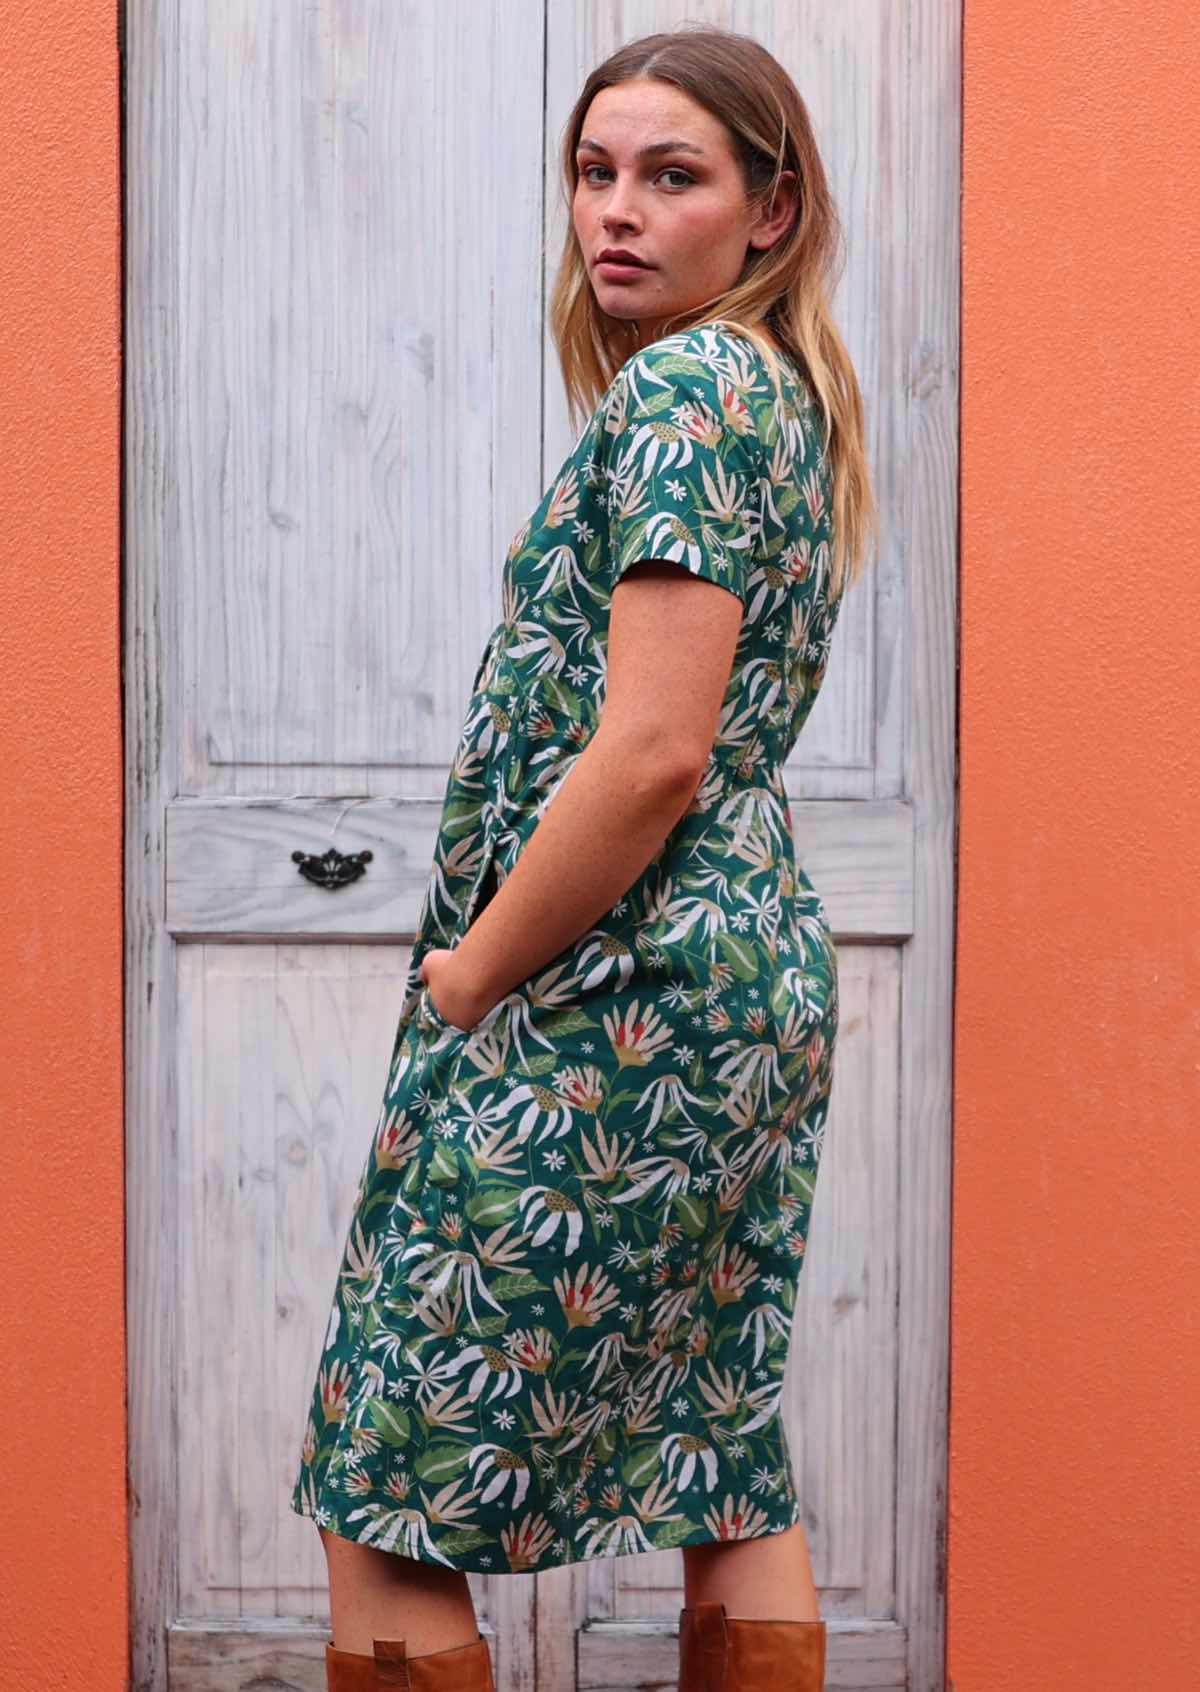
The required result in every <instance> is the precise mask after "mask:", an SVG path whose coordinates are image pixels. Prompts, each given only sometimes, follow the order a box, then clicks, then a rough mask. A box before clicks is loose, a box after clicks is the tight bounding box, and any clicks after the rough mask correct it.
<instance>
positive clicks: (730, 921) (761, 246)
mask: <svg viewBox="0 0 1200 1692" xmlns="http://www.w3.org/2000/svg"><path fill="white" fill-rule="evenodd" d="M562 162H563V171H564V179H565V182H566V183H567V185H568V188H569V195H570V205H571V229H570V232H569V234H568V238H567V244H566V252H565V256H564V260H563V263H562V265H561V267H560V271H559V274H558V278H557V282H556V286H555V291H554V298H553V304H552V322H553V327H554V331H555V335H556V339H557V343H558V347H559V351H560V356H561V360H562V366H563V371H564V377H565V381H566V385H567V391H568V394H569V396H570V398H571V400H572V403H573V404H574V405H575V406H576V407H577V408H578V407H579V406H580V405H581V404H582V405H586V404H587V403H593V406H594V408H593V410H592V411H591V414H590V417H589V418H588V420H587V422H586V426H585V427H584V428H583V431H582V433H581V435H580V436H579V439H578V441H577V443H576V446H575V449H574V451H573V452H572V453H571V454H570V456H569V457H568V459H567V460H566V461H565V463H564V464H563V466H562V467H561V469H560V470H559V472H558V474H557V475H556V476H555V477H554V479H553V481H552V483H551V484H550V486H549V487H548V489H547V490H546V493H545V494H544V496H543V498H542V500H541V502H540V503H539V505H538V506H537V508H536V510H535V511H534V512H533V513H532V515H531V516H530V518H529V519H528V521H527V522H526V523H524V524H523V525H522V527H521V529H520V530H519V531H518V533H517V534H516V536H515V537H514V539H513V541H512V544H511V546H510V547H509V551H508V556H507V559H506V560H505V565H504V580H503V609H504V615H503V618H502V620H501V622H500V623H499V624H498V625H497V626H496V628H495V629H494V630H493V632H492V634H491V636H490V638H489V640H488V642H487V645H486V647H485V649H484V652H483V654H482V656H481V658H480V661H479V666H478V669H477V671H476V675H475V680H474V684H473V687H472V694H471V699H470V702H469V705H468V708H467V713H466V718H465V722H464V726H463V732H462V739H461V742H460V745H459V749H458V752H457V755H456V757H455V760H454V764H453V767H452V770H451V773H450V778H449V782H448V785H447V789H446V796H445V806H444V810H443V814H442V825H441V832H440V835H439V839H438V845H437V851H436V854H435V862H434V865H433V870H432V873H431V876H430V880H429V884H428V888H427V892H426V897H425V901H424V905H423V908H422V912H421V916H420V919H419V923H418V931H417V935H416V940H415V944H414V947H413V953H412V963H411V969H410V974H409V980H408V992H407V995H406V998H405V1002H404V1005H403V1008H402V1011H401V1016H400V1023H399V1027H398V1029H397V1033H396V1040H395V1045H394V1049H393V1054H392V1063H391V1068H390V1073H389V1076H388V1082H387V1087H386V1090H385V1097H384V1103H383V1107H382V1110H381V1114H380V1120H379V1125H378V1129H377V1133H376V1137H375V1141H374V1144H373V1145H372V1148H371V1153H370V1156H369V1158H368V1160H367V1165H366V1168H365V1169H364V1171H363V1175H362V1180H361V1182H360V1187H359V1192H358V1195H357V1200H356V1204H355V1210H354V1216H353V1218H352V1222H351V1226H350V1231H349V1237H348V1239H347V1243H346V1250H345V1255H344V1258H343V1263H342V1269H341V1273H340V1276H339V1280H338V1290H337V1295H336V1298H335V1300H334V1305H333V1310H332V1314H331V1320H330V1326H329V1330H328V1333H327V1335H326V1339H325V1345H324V1351H323V1355H322V1358H321V1363H320V1368H319V1370H318V1377H317V1381H316V1385H315V1388H314V1394H313V1405H312V1414H311V1417H310V1419H309V1422H308V1427H307V1430H306V1435H305V1440H304V1447H303V1452H302V1456H301V1464H300V1472H299V1475H298V1477H297V1481H296V1485H295V1490H294V1493H293V1496H292V1507H293V1508H294V1509H296V1510H297V1511H299V1512H300V1513H302V1514H307V1515H311V1516H313V1517H314V1519H315V1520H316V1522H317V1524H318V1527H319V1529H320V1531H321V1535H322V1540H323V1543H324V1546H325V1549H326V1553H327V1556H328V1561H329V1575H330V1597H331V1607H332V1612H333V1632H334V1640H335V1641H336V1643H333V1642H331V1643H330V1644H329V1646H328V1647H327V1652H326V1660H327V1671H328V1683H329V1685H330V1686H331V1687H337V1688H343V1689H345V1688H360V1687H362V1688H365V1687H374V1686H384V1685H396V1686H401V1685H404V1686H407V1685H410V1684H411V1685H412V1686H413V1687H420V1688H430V1689H432V1688H435V1687H437V1688H443V1687H445V1688H449V1687H455V1688H467V1687H469V1688H472V1689H477V1692H485V1689H487V1688H490V1687H491V1685H492V1667H491V1663H490V1659H489V1655H488V1647H487V1644H486V1641H485V1640H484V1639H483V1637H482V1636H481V1635H480V1634H479V1632H478V1629H477V1627H476V1621H475V1614H474V1609H473V1605H472V1600H471V1595H470V1592H469V1589H468V1583H467V1578H466V1571H468V1570H476V1571H486V1572H488V1573H493V1574H496V1573H502V1572H513V1571H517V1572H528V1571H530V1570H534V1569H546V1568H552V1567H556V1566H561V1565H563V1564H566V1563H573V1562H581V1561H584V1560H587V1559H589V1558H594V1557H609V1556H618V1555H623V1554H628V1553H635V1552H639V1551H645V1550H653V1549H658V1548H662V1547H674V1546H678V1547H680V1549H681V1550H682V1552H683V1558H684V1573H685V1593H686V1603H685V1606H684V1609H683V1611H682V1612H681V1618H680V1647H681V1681H680V1684H681V1686H682V1687H684V1688H686V1689H687V1692H699V1688H700V1687H701V1685H702V1684H703V1686H704V1687H705V1688H711V1689H712V1692H716V1689H717V1688H720V1689H721V1692H735V1688H737V1687H739V1686H741V1687H745V1686H746V1685H748V1683H749V1682H748V1679H747V1676H748V1675H749V1674H750V1673H751V1670H750V1667H749V1665H750V1663H751V1662H753V1664H754V1665H755V1666H754V1669H753V1673H754V1674H757V1675H760V1676H761V1675H763V1674H764V1673H768V1672H769V1673H770V1674H772V1675H774V1676H777V1677H778V1684H779V1686H780V1687H781V1688H782V1687H785V1686H786V1687H787V1688H789V1689H797V1692H798V1689H801V1688H803V1689H810V1688H811V1689H813V1692H815V1689H816V1688H817V1687H819V1686H820V1685H821V1684H822V1682H823V1665H824V1650H825V1640H824V1626H823V1623H822V1622H821V1621H820V1618H819V1616H818V1613H817V1603H816V1594H815V1591H814V1589H813V1582H812V1573H811V1568H810V1563H809V1555H808V1548H807V1544H806V1541H805V1536H804V1529H803V1527H802V1525H801V1520H800V1518H801V1504H800V1500H799V1499H798V1497H797V1495H796V1490H795V1485H794V1477H793V1474H792V1467H791V1461H790V1457H789V1454H788V1448H787V1442H786V1437H785V1432H784V1427H783V1422H782V1419H781V1417H780V1414H779V1410H778V1402H779V1397H780V1392H781V1389H782V1381H783V1370H784V1363H785V1360H786V1355H787V1348H788V1338H789V1333H790V1322H791V1316H792V1312H793V1310H794V1306H795V1294H796V1285H797V1281H798V1278H799V1274H800V1268H801V1265H802V1262H803V1251H804V1244H805V1236H806V1232H807V1225H808V1218H809V1213H810V1207H811V1203H812V1198H813V1192H814V1187H815V1178H816V1172H817V1165H818V1160H819V1156H820V1149H821V1142H822V1131H823V1127H824V1122H825V1117H826V1111H827V1108H828V1101H829V1093H830V1086H831V1082H832V1062H833V1047H834V1038H835V1034H836V1029H837V1016H838V1003H837V961H836V954H835V951H834V947H833V942H832V938H831V935H830V932H829V927H828V923H827V921H826V918H825V912H824V908H823V906H822V903H821V900H820V898H819V896H818V895H817V893H816V891H815V890H814V889H813V887H812V884H811V883H810V882H809V880H808V878H807V877H806V876H805V874H804V872H803V870H802V869H801V868H800V867H799V866H798V865H797V863H796V859H795V851H794V845H793V839H792V830H791V814H790V810H789V807H788V802H787V798H786V795H785V791H784V786H783V781H782V775H781V767H782V764H783V761H784V759H785V758H786V757H787V755H788V753H789V752H790V750H791V748H792V746H793V745H794V743H795V739H796V736H797V735H798V733H799V731H800V728H801V727H802V725H803V723H804V720H805V718H806V717H807V715H808V712H809V710H810V709H811V706H812V703H813V701H814V700H815V698H816V696H817V692H818V689H819V687H820V685H821V680H822V678H823V676H824V673H825V668H826V662H827V657H828V652H829V644H830V640H831V637H832V634H833V629H834V624H835V621H836V617H837V613H838V608H839V606H840V604H841V600H842V595H843V593H844V589H845V587H846V585H847V583H848V581H849V580H850V579H851V576H852V573H853V571H854V569H855V567H856V566H858V565H859V563H860V561H861V555H862V552H863V549H864V545H865V540H866V536H867V533H868V530H869V528H870V527H871V526H872V525H873V523H874V505H873V502H872V498H871V492H870V488H869V484H868V479H867V475H866V468H865V461H864V451H863V419H862V401H861V395H860V392H859V387H858V383H857V381H856V379H855V375H854V371H853V368H852V366H851V363H850V360H849V358H848V356H847V354H846V351H845V348H844V346H843V344H842V341H841V339H840V337H839V335H838V333H837V331H836V329H835V327H834V325H833V322H832V320H831V317H830V312H829V304H828V299H829V292H830V289H831V286H832V275H831V272H832V267H833V261H834V256H835V244H836V238H837V233H838V227H837V220H836V214H835V211H834V208H833V206H832V203H831V200H830V196H829V191H828V188H827V185H826V179H825V175H824V172H823V169H822V166H821V162H820V159H819V157H818V154H817V151H816V147H815V144H814V141H813V137H812V131H811V127H810V124H809V120H808V116H807V113H806V111H805V108H804V105H803V102H802V100H801V98H800V96H799V94H798V93H797V91H796V89H795V87H794V85H793V84H792V82H791V80H790V79H789V78H788V76H787V75H786V73H785V72H784V71H783V69H782V68H781V67H780V66H779V65H778V64H777V63H776V61H775V60H774V58H772V56H771V55H770V54H769V53H767V52H766V51H765V49H763V48H762V47H761V46H759V45H758V44H757V43H755V42H754V41H752V40H750V39H748V38H746V37H744V36H739V35H734V34H731V33H728V32H725V31H720V30H712V29H707V28H690V27H684V28H682V29H681V30H679V31H676V32H672V33H670V34H663V35H654V36H650V37H648V38H646V39H644V40H641V41H637V42H634V43H632V44H630V45H628V46H626V47H623V48H622V49H621V50H620V51H618V52H617V53H616V54H614V55H613V56H612V57H611V58H610V59H609V60H608V61H607V62H606V63H605V64H603V65H601V66H600V67H599V69H597V70H596V71H595V72H594V73H593V74H592V76H591V77H590V78H589V79H588V81H587V84H586V86H585V87H584V89H583V92H582V94H581V95H580V98H579V100H578V102H577V103H576V106H575V108H574V111H573V112H572V115H571V118H570V119H569V121H568V124H567V127H566V131H565V133H564V142H563V161H562ZM702 1662H703V1664H704V1665H705V1666H704V1668H703V1669H702V1668H701V1664H702ZM759 1684H760V1681H759V1680H758V1679H755V1681H754V1685H755V1686H756V1687H757V1686H759Z"/></svg>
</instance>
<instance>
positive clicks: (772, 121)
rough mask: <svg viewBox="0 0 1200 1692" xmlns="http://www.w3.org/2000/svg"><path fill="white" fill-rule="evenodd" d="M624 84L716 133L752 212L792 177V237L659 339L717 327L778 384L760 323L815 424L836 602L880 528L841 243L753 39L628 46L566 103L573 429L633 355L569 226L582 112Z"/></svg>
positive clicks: (832, 212)
mask: <svg viewBox="0 0 1200 1692" xmlns="http://www.w3.org/2000/svg"><path fill="white" fill-rule="evenodd" d="M633 77H653V78H656V79H657V80H658V81H660V82H669V83H672V84H673V85H674V86H675V87H676V88H680V89H682V90H683V92H684V93H685V94H689V95H690V96H691V98H692V99H693V100H695V101H696V102H697V104H699V105H701V106H703V107H704V108H705V109H706V110H707V111H709V112H711V113H712V115H713V116H714V117H716V118H718V119H719V120H720V121H721V122H722V123H723V124H724V125H725V128H726V130H727V131H728V133H729V136H730V138H731V141H732V144H733V149H734V152H735V155H736V157H737V159H738V161H739V163H740V166H741V170H742V178H743V181H744V183H745V187H746V196H747V206H748V207H751V208H757V207H760V206H769V205H770V204H771V202H772V200H773V199H774V195H775V190H776V187H777V184H778V182H779V177H780V173H781V172H782V171H785V170H792V171H794V172H795V173H796V188H797V199H798V208H797V214H796V217H795V219H794V220H793V223H792V226H791V228H790V229H789V230H788V231H787V232H786V233H785V234H784V235H782V236H781V237H780V239H779V240H778V241H776V242H775V244H774V245H773V246H772V247H770V248H768V249H767V250H765V251H760V250H758V249H756V248H751V249H750V250H749V251H748V253H747V256H746V263H745V266H744V267H743V270H742V274H741V275H740V276H739V277H738V279H737V281H736V282H735V283H734V284H733V286H732V287H731V288H728V289H726V290H725V291H724V292H723V293H721V294H719V295H717V296H715V297H714V298H713V299H710V300H704V301H702V302H701V303H700V304H699V305H696V306H692V307H689V308H688V309H687V310H686V311H682V312H678V313H676V314H675V315H674V316H673V317H671V318H669V319H668V320H667V323H666V325H664V326H662V327H661V333H662V334H668V333H672V332H674V331H675V330H678V329H690V328H693V327H695V326H696V325H697V324H700V323H711V322H714V321H716V320H718V319H719V320H720V321H721V322H722V323H725V324H727V325H728V326H729V327H730V328H732V329H735V330H737V331H739V332H740V333H742V334H743V335H746V336H747V337H748V338H749V339H750V340H752V341H753V342H754V344H755V345H756V346H757V347H758V348H759V350H760V352H761V353H762V355H763V358H764V359H765V361H766V363H767V367H768V370H769V371H770V373H771V377H772V380H773V381H774V382H775V383H776V385H778V382H779V367H778V361H777V359H776V356H775V351H774V348H773V347H772V346H771V343H770V341H769V340H768V339H767V338H766V337H765V336H764V335H763V334H762V332H761V330H759V329H758V328H757V327H756V326H757V325H759V324H763V323H765V324H766V325H767V326H768V328H769V329H770V330H772V331H773V332H774V334H775V336H776V337H777V338H778V340H779V342H780V343H781V345H782V346H783V347H785V348H786V349H787V352H788V354H789V355H790V357H791V359H792V362H793V363H794V364H795V365H796V366H797V368H798V369H799V370H800V372H801V374H802V375H803V376H804V377H805V378H806V380H807V381H808V384H809V386H810V388H811V389H812V392H813V395H814V397H815V399H816V401H817V404H818V405H819V407H820V410H821V415H822V418H823V420H824V431H825V440H824V446H825V452H826V455H827V458H828V461H829V467H830V471H831V480H832V511H831V529H832V546H831V558H830V580H831V587H832V589H833V591H835V592H837V591H840V590H841V587H842V584H843V578H844V577H845V576H846V573H847V571H848V572H849V580H850V581H854V580H855V579H856V578H857V576H858V574H859V572H860V570H861V567H862V564H863V560H864V557H865V554H866V551H867V546H868V542H869V541H872V540H877V539H878V524H879V516H878V510H877V507H876V504H875V499H874V495H873V492H872V488H871V482H870V477H869V474H868V469H867V458H866V448H865V442H864V434H865V427H864V419H863V400H862V392H861V390H860V388H859V384H858V378H857V376H856V375H855V371H854V366H853V364H852V363H851V360H850V355H849V353H848V352H847V350H846V346H845V343H844V341H843V340H842V337H841V335H840V334H839V332H838V329H837V326H836V324H835V323H834V321H833V316H832V313H831V310H830V299H831V296H832V294H833V293H834V291H835V289H836V287H837V283H838V281H839V279H840V276H841V271H842V266H843V263H844V256H845V243H844V238H843V232H842V227H841V223H840V220H839V218H838V213H837V208H836V206H835V205H834V202H833V197H832V195H831V193H830V190H829V182H828V179H827V177H826V174H825V168H824V165H823V164H822V162H821V156H820V153H819V152H818V150H817V144H816V139H815V137H814V134H813V128H812V122H811V120H810V118H809V115H808V108H807V107H806V106H805V104H804V101H803V100H802V99H801V97H800V92H799V90H798V89H797V87H796V85H795V83H794V82H793V81H792V79H791V77H790V76H789V75H788V73H787V72H786V71H785V70H784V68H783V66H782V65H781V64H780V63H779V61H778V60H777V59H776V58H774V57H773V56H772V54H771V53H769V52H768V51H767V49H766V48H765V47H763V46H762V45H761V43H760V42H757V41H755V40H754V39H753V38H752V37H750V36H748V35H739V34H736V33H734V32H733V31H732V30H725V29H717V28H713V27H711V26H709V25H704V24H701V25H694V24H684V25H682V26H681V27H680V28H678V29H676V30H673V31H670V32H667V33H663V34H657V35H647V36H643V37H642V38H641V39H640V40H638V41H630V42H627V43H626V44H625V46H623V47H620V48H618V49H617V51H616V52H615V53H613V54H612V55H611V56H610V57H609V58H607V59H605V60H604V62H603V64H601V65H598V66H597V67H596V69H595V70H594V71H593V72H592V74H591V75H590V76H589V77H588V79H587V81H586V82H585V83H584V85H583V90H582V92H581V93H580V95H579V98H578V99H577V100H576V102H575V105H574V107H573V109H572V111H571V115H570V117H569V118H568V120H567V123H566V126H565V128H564V130H563V137H562V143H561V164H562V177H561V187H562V191H563V194H564V195H565V198H566V204H567V236H566V240H565V242H564V245H563V253H562V258H561V260H560V263H559V268H558V273H557V276H556V277H555V281H554V288H553V291H552V294H551V300H550V325H551V331H552V333H553V335H554V339H555V343H556V345H557V347H558V356H559V361H560V364H561V366H562V373H563V381H564V384H565V386H566V391H567V402H568V406H569V409H570V411H571V414H572V417H573V419H575V420H576V423H578V421H579V419H580V417H581V414H584V413H586V412H587V411H588V410H589V409H590V408H591V407H592V406H594V405H595V403H596V401H597V400H598V399H599V397H600V395H601V394H602V393H603V392H604V391H605V389H606V388H607V387H608V385H609V383H610V382H611V381H612V379H613V377H614V376H615V375H616V373H617V371H618V370H619V369H620V368H621V366H622V365H623V364H624V363H625V361H626V359H627V358H629V357H630V356H631V355H632V354H633V353H635V352H636V351H637V350H638V349H639V346H640V344H641V343H640V339H639V330H638V325H637V324H636V323H633V322H629V321H626V320H625V319H622V318H616V317H612V316H610V315H609V314H608V313H607V312H605V311H603V310H601V308H600V306H599V304H598V303H597V300H596V295H595V292H594V291H593V289H592V286H591V283H590V280H589V278H588V272H587V264H586V260H585V258H584V254H583V252H582V249H581V248H580V245H579V239H578V236H577V235H576V233H575V225H574V219H573V215H572V208H573V205H574V199H575V191H576V187H577V184H578V180H579V170H578V166H577V164H576V159H575V149H576V147H577V146H578V144H579V137H580V134H581V132H582V129H583V121H584V118H585V116H586V114H587V111H588V107H589V106H590V105H591V103H592V101H593V99H594V98H595V97H596V95H597V94H598V93H599V92H600V90H601V89H602V88H611V87H613V86H614V85H616V84H617V83H621V82H626V81H629V80H630V79H631V78H633Z"/></svg>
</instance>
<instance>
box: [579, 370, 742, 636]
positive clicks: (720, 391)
mask: <svg viewBox="0 0 1200 1692" xmlns="http://www.w3.org/2000/svg"><path fill="white" fill-rule="evenodd" d="M603 427H604V435H603V439H604V442H605V448H604V466H605V473H606V479H607V489H606V492H605V501H606V511H607V521H606V525H605V527H606V531H607V533H606V540H607V548H606V552H607V559H608V569H609V585H610V587H615V586H616V584H617V582H618V581H619V580H620V579H621V577H622V576H623V575H624V573H625V571H626V570H628V569H629V567H630V565H632V564H636V563H639V562H640V561H641V560H643V559H652V558H657V559H664V560H666V561H668V562H671V563H678V564H681V565H682V566H683V567H684V569H686V570H690V571H691V573H692V574H693V575H694V576H703V577H704V578H705V579H706V580H707V581H710V582H716V583H717V584H718V585H719V586H721V587H724V588H728V589H729V591H730V592H731V593H733V594H736V595H737V597H738V598H739V599H740V600H741V601H742V603H743V604H745V603H746V600H747V598H748V597H749V591H750V589H749V579H750V574H751V571H752V569H753V565H754V558H755V553H756V550H757V547H758V543H759V539H760V537H761V534H762V523H763V515H762V512H763V506H762V498H763V495H762V481H763V476H764V474H765V471H764V455H763V450H762V446H761V443H760V441H759V437H758V434H757V432H756V429H755V423H754V417H753V413H752V412H751V410H750V408H749V406H748V405H747V403H746V400H745V398H744V397H743V395H742V393H741V392H740V391H739V389H738V388H736V387H735V386H734V385H733V384H732V383H731V382H729V381H728V380H727V379H726V378H725V377H724V376H722V375H721V374H719V373H718V372H716V371H714V370H713V369H711V368H710V366H709V365H708V364H707V363H706V362H705V361H703V360H702V359H699V358H695V357H690V356H688V355H687V354H686V353H682V352H679V351H675V350H672V351H669V352H666V353H660V354H659V355H658V356H656V355H655V349H654V348H653V347H649V348H647V349H646V350H645V351H644V352H642V353H639V354H636V355H635V356H634V357H633V358H632V359H630V360H629V361H628V363H626V364H625V365H623V366H622V368H621V370H620V371H619V372H618V374H617V376H616V377H615V378H614V380H613V384H612V387H611V389H610V392H609V398H608V404H607V406H606V408H605V415H604V425H603Z"/></svg>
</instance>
